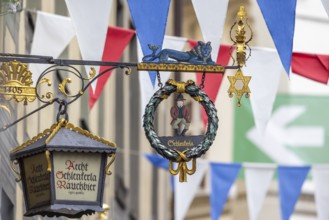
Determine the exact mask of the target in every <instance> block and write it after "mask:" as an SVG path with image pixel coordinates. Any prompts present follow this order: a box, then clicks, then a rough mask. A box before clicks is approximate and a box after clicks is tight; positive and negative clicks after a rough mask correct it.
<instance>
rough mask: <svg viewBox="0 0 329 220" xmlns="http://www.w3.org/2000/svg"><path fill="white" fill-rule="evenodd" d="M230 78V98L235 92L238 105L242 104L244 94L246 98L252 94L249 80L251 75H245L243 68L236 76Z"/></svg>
mask: <svg viewBox="0 0 329 220" xmlns="http://www.w3.org/2000/svg"><path fill="white" fill-rule="evenodd" d="M228 80H229V81H230V88H229V89H228V93H229V96H230V98H232V97H233V94H235V96H236V98H237V99H238V104H237V105H238V106H239V107H240V106H241V98H242V96H243V94H245V97H246V98H249V96H250V89H249V86H248V85H249V82H250V80H251V76H244V75H243V73H242V71H241V69H238V71H237V72H236V74H235V76H228Z"/></svg>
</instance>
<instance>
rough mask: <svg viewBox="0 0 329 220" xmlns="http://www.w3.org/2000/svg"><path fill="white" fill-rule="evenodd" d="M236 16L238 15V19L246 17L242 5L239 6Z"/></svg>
mask: <svg viewBox="0 0 329 220" xmlns="http://www.w3.org/2000/svg"><path fill="white" fill-rule="evenodd" d="M237 17H238V19H240V20H242V19H244V18H245V17H247V12H246V10H245V7H244V6H242V5H241V6H240V10H239V11H238V14H237Z"/></svg>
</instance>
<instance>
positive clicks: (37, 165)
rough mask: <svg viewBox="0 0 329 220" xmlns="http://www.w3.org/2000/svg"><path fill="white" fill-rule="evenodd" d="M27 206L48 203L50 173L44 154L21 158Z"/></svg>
mask: <svg viewBox="0 0 329 220" xmlns="http://www.w3.org/2000/svg"><path fill="white" fill-rule="evenodd" d="M23 161H24V162H23V164H24V171H25V180H26V192H27V194H28V196H27V199H28V206H29V207H30V208H35V207H39V206H41V205H44V204H50V175H49V172H48V171H47V166H48V165H47V160H46V157H45V154H42V153H41V154H37V155H34V156H31V157H27V158H25V159H24V160H23Z"/></svg>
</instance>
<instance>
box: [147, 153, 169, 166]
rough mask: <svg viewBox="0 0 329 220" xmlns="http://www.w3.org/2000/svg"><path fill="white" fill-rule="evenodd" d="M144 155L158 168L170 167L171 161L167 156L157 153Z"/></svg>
mask: <svg viewBox="0 0 329 220" xmlns="http://www.w3.org/2000/svg"><path fill="white" fill-rule="evenodd" d="M144 156H145V157H146V159H148V160H149V161H150V163H151V164H152V165H153V166H155V167H157V168H161V169H165V170H168V169H169V162H168V160H166V159H165V158H163V157H160V156H158V155H156V154H145V155H144Z"/></svg>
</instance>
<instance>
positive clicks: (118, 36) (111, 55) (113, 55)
mask: <svg viewBox="0 0 329 220" xmlns="http://www.w3.org/2000/svg"><path fill="white" fill-rule="evenodd" d="M134 34H135V32H134V31H133V30H129V29H123V28H118V27H109V28H108V30H107V36H106V41H105V47H104V52H103V57H102V61H110V62H118V61H119V60H120V58H121V56H122V54H123V51H124V49H125V48H126V46H127V45H128V44H129V43H130V41H131V38H132V37H133V36H134ZM107 68H109V67H106V66H102V67H100V70H99V73H101V72H103V71H104V70H106V69H107ZM111 73H112V71H111V72H108V73H105V74H104V75H102V76H100V77H99V78H98V80H97V84H96V88H95V89H94V91H93V90H92V89H90V92H89V108H90V109H92V107H93V106H94V104H95V103H96V101H97V100H98V98H99V97H100V95H101V93H102V91H103V88H104V86H105V84H106V82H107V80H108V79H109V78H110V76H111Z"/></svg>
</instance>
